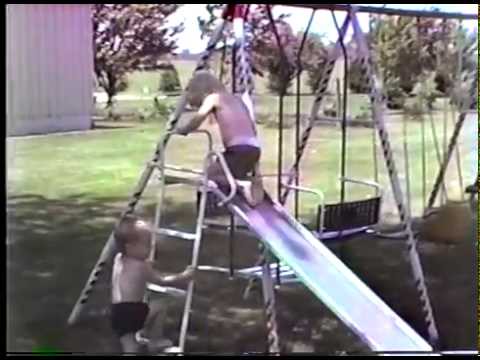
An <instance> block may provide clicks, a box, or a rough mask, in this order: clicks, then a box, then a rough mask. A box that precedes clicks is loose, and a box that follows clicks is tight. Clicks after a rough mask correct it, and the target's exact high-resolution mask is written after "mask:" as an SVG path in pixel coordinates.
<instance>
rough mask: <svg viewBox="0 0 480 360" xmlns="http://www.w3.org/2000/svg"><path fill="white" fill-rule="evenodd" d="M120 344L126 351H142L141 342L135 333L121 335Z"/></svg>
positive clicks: (134, 352) (133, 352) (132, 352)
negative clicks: (136, 338)
mask: <svg viewBox="0 0 480 360" xmlns="http://www.w3.org/2000/svg"><path fill="white" fill-rule="evenodd" d="M120 344H121V345H122V351H123V352H124V353H127V354H128V353H130V354H136V353H139V352H140V349H141V347H140V344H139V343H138V342H137V341H136V340H135V334H134V333H129V334H125V335H123V336H121V337H120Z"/></svg>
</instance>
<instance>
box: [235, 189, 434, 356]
mask: <svg viewBox="0 0 480 360" xmlns="http://www.w3.org/2000/svg"><path fill="white" fill-rule="evenodd" d="M228 206H229V208H230V210H231V211H233V212H234V213H235V214H236V215H237V216H239V217H240V218H241V219H242V220H243V221H244V222H245V223H246V224H247V225H248V227H249V228H250V229H251V230H252V231H253V232H255V233H256V234H257V235H258V236H259V238H260V240H262V242H263V243H264V244H265V245H266V246H267V247H268V248H269V249H270V250H271V251H272V252H273V253H274V254H275V255H276V256H277V257H278V258H279V259H280V260H281V261H282V262H283V263H285V264H287V265H288V266H289V267H290V268H291V269H292V270H293V271H294V272H295V274H296V275H297V276H298V278H299V279H300V280H301V281H302V282H303V284H304V285H305V286H307V287H308V288H309V289H310V290H311V291H312V292H313V293H314V294H315V295H316V296H317V297H318V298H319V299H320V300H321V301H322V302H323V303H324V304H325V305H326V306H328V307H329V308H330V310H331V311H332V312H333V313H335V314H336V315H337V316H338V317H339V318H340V319H341V320H342V321H343V322H344V323H345V324H346V325H347V326H349V327H350V328H351V329H352V330H353V331H354V332H355V333H356V334H357V335H358V336H359V337H360V338H361V339H362V340H363V341H365V343H366V344H368V345H369V346H370V348H371V349H372V350H374V351H432V348H431V346H430V345H429V344H428V343H427V342H426V341H425V340H424V339H423V338H422V337H421V336H419V335H418V334H417V333H416V332H415V331H414V330H413V329H412V328H411V327H410V326H409V325H408V324H407V323H406V322H405V321H403V320H402V319H401V318H400V317H399V316H398V315H397V314H395V312H393V310H391V309H390V308H389V307H388V306H387V305H386V304H385V303H384V302H383V301H382V300H381V299H380V298H379V297H378V296H377V295H376V294H375V293H373V291H372V290H370V289H369V288H368V287H367V286H366V285H365V284H364V283H363V282H362V281H361V280H360V279H359V278H358V277H357V276H356V275H355V274H354V273H353V272H352V271H351V270H350V269H349V268H348V267H347V266H345V264H343V263H342V262H341V261H340V260H339V259H338V258H337V257H336V256H335V255H334V254H333V253H332V252H331V251H330V250H329V249H328V248H327V247H326V246H325V245H323V244H322V243H321V242H320V241H319V240H318V239H317V238H316V237H315V236H314V235H313V234H312V233H311V232H310V231H309V230H307V229H306V228H304V227H303V226H302V225H301V224H299V223H298V222H297V221H296V220H295V219H294V218H293V217H291V216H290V215H289V214H288V213H287V212H286V210H285V209H283V208H282V207H281V206H280V205H279V204H278V203H276V202H274V201H273V200H271V198H270V197H269V196H268V195H266V196H265V199H264V201H263V202H262V203H261V204H259V205H257V206H256V207H255V208H252V207H250V206H249V205H248V204H247V203H246V201H245V200H244V199H243V197H242V196H241V195H237V196H236V197H235V198H234V199H233V200H232V202H230V203H229V205H228Z"/></svg>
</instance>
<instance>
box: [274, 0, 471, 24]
mask: <svg viewBox="0 0 480 360" xmlns="http://www.w3.org/2000/svg"><path fill="white" fill-rule="evenodd" d="M279 5H284V6H293V7H303V8H309V9H316V10H334V11H347V12H348V11H349V9H350V7H349V5H342V4H294V3H288V4H279ZM357 12H366V13H372V14H384V15H393V16H395V15H397V16H411V17H427V18H437V19H463V20H477V19H478V14H464V13H453V12H452V13H445V12H440V11H428V10H404V9H391V8H385V7H383V8H381V7H374V6H358V10H357Z"/></svg>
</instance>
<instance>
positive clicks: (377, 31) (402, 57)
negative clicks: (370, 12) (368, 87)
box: [371, 16, 456, 107]
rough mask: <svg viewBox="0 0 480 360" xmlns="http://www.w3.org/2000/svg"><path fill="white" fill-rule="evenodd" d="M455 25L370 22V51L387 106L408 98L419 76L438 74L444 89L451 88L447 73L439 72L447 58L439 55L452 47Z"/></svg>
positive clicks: (383, 19) (390, 18)
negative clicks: (374, 59)
mask: <svg viewBox="0 0 480 360" xmlns="http://www.w3.org/2000/svg"><path fill="white" fill-rule="evenodd" d="M455 26H456V25H455V22H453V21H451V20H445V21H443V20H439V19H434V18H419V19H415V18H411V17H399V16H378V17H376V18H374V19H373V21H372V23H371V29H372V34H371V48H372V50H373V52H374V53H375V55H376V65H377V69H376V70H377V72H378V73H380V75H381V76H380V77H381V79H382V80H383V86H384V89H385V91H386V94H387V97H388V100H389V103H390V104H394V105H395V104H397V105H398V104H401V103H403V102H404V101H403V100H401V99H398V97H402V96H407V95H409V94H410V93H411V92H412V90H413V88H414V86H415V84H416V83H417V81H418V80H419V79H420V76H421V75H422V74H425V73H427V72H431V71H437V75H438V76H437V78H439V76H441V78H442V81H443V82H444V84H445V85H444V88H448V87H450V86H451V79H450V77H449V76H447V75H448V74H449V71H450V70H446V69H445V70H443V69H442V66H443V65H442V63H444V62H445V60H446V57H445V56H442V53H441V52H442V51H443V50H442V49H448V48H449V47H450V46H451V44H452V34H453V32H454V29H455ZM444 53H445V54H446V52H444ZM439 81H440V80H439ZM439 81H437V83H439ZM397 87H398V88H397ZM394 97H395V99H394ZM397 105H395V107H397Z"/></svg>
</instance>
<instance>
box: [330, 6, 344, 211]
mask: <svg viewBox="0 0 480 360" xmlns="http://www.w3.org/2000/svg"><path fill="white" fill-rule="evenodd" d="M332 18H333V22H334V24H335V28H336V29H337V33H338V39H339V41H340V47H341V48H342V53H343V103H342V153H341V166H340V178H341V179H342V180H341V183H340V203H341V204H343V203H344V202H345V181H343V179H345V177H346V165H347V164H346V156H347V147H346V146H347V92H348V53H347V49H346V48H345V43H344V42H343V36H342V33H341V30H340V27H339V26H338V22H337V18H336V17H335V13H334V12H333V11H332ZM339 95H340V93H339Z"/></svg>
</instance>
